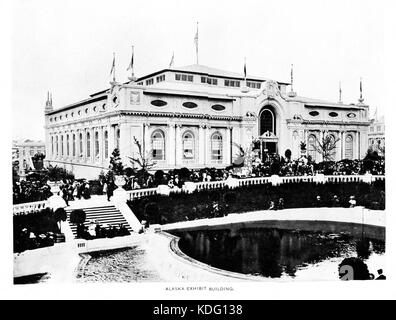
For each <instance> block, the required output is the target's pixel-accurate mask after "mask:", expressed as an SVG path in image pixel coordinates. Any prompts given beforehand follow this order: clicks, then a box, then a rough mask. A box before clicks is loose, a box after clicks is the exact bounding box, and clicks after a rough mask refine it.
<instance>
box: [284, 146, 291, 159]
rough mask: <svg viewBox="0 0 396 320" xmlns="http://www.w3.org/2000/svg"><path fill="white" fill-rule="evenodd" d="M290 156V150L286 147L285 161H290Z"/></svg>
mask: <svg viewBox="0 0 396 320" xmlns="http://www.w3.org/2000/svg"><path fill="white" fill-rule="evenodd" d="M291 156H292V152H291V150H290V149H287V150H286V151H285V157H286V159H287V161H290V159H291Z"/></svg>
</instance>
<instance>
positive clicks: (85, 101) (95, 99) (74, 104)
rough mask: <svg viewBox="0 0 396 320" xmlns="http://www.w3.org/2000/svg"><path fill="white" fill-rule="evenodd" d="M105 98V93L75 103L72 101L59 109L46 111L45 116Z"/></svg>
mask: <svg viewBox="0 0 396 320" xmlns="http://www.w3.org/2000/svg"><path fill="white" fill-rule="evenodd" d="M106 99H107V95H103V96H99V97H94V98H89V99H85V100H81V101H79V102H76V103H73V104H69V105H67V106H65V107H62V108H59V109H55V110H53V111H50V112H46V113H45V115H46V116H50V115H54V114H57V113H58V112H62V111H66V110H70V109H73V108H78V107H81V106H84V105H86V104H89V103H93V102H97V101H101V100H106Z"/></svg>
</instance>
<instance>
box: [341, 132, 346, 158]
mask: <svg viewBox="0 0 396 320" xmlns="http://www.w3.org/2000/svg"><path fill="white" fill-rule="evenodd" d="M340 143H341V159H340V160H342V159H344V158H345V131H341V132H340Z"/></svg>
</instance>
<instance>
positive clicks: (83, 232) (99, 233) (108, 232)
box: [77, 221, 130, 240]
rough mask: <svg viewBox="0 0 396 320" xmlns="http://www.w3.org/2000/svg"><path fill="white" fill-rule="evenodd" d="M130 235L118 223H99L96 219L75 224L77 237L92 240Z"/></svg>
mask: <svg viewBox="0 0 396 320" xmlns="http://www.w3.org/2000/svg"><path fill="white" fill-rule="evenodd" d="M128 235H130V232H129V231H128V229H127V228H126V227H125V226H124V225H123V224H122V223H120V224H119V225H107V224H105V225H101V224H100V223H99V222H98V221H90V222H89V224H88V225H84V224H79V225H77V238H80V239H86V240H92V239H99V238H114V237H123V236H128Z"/></svg>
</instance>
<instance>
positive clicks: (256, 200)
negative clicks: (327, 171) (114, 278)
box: [127, 181, 385, 224]
mask: <svg viewBox="0 0 396 320" xmlns="http://www.w3.org/2000/svg"><path fill="white" fill-rule="evenodd" d="M317 196H320V201H318V200H317ZM334 196H337V200H336V201H335V200H334ZM351 196H354V197H355V200H356V205H358V206H364V207H366V208H369V209H376V210H384V209H385V182H384V181H376V182H374V183H373V184H366V183H362V182H355V183H326V184H315V183H289V184H283V185H279V186H272V185H271V184H264V185H253V186H245V187H241V188H237V189H233V190H230V189H228V188H223V189H218V190H203V191H199V192H197V191H196V192H194V193H191V194H186V193H171V194H170V195H169V196H161V195H153V196H148V197H143V198H140V199H134V200H132V201H128V202H127V204H128V205H129V207H130V208H131V209H132V211H133V212H134V214H135V215H136V217H137V218H138V219H139V220H147V221H149V223H161V224H165V223H173V222H180V221H186V220H195V219H203V218H213V217H219V216H224V215H227V214H228V213H242V212H251V211H258V210H268V209H270V206H273V208H272V209H273V210H277V209H278V210H279V209H283V208H310V207H349V206H350V203H349V200H350V197H351ZM280 199H282V200H281V201H279V200H280ZM271 202H273V203H271Z"/></svg>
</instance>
